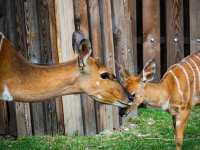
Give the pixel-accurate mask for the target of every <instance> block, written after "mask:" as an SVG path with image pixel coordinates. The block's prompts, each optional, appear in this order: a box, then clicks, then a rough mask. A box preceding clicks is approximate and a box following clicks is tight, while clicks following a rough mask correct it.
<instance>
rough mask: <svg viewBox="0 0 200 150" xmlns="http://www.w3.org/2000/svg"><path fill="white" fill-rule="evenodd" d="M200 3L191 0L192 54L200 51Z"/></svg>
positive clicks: (197, 0)
mask: <svg viewBox="0 0 200 150" xmlns="http://www.w3.org/2000/svg"><path fill="white" fill-rule="evenodd" d="M199 8H200V1H199V0H190V41H191V45H190V46H191V53H194V52H197V51H200V31H199V27H200V9H199Z"/></svg>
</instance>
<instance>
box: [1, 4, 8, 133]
mask: <svg viewBox="0 0 200 150" xmlns="http://www.w3.org/2000/svg"><path fill="white" fill-rule="evenodd" d="M4 4H5V3H4V1H3V0H0V32H2V33H4V34H5V22H6V8H5V7H3V6H4ZM0 76H1V75H0ZM7 118H8V115H7V107H6V102H3V101H0V120H1V123H0V135H4V134H7V133H6V130H7V126H8V120H7Z"/></svg>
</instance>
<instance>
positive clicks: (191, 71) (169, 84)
mask: <svg viewBox="0 0 200 150" xmlns="http://www.w3.org/2000/svg"><path fill="white" fill-rule="evenodd" d="M155 72H156V64H155V62H154V61H152V60H151V61H149V62H148V63H147V64H146V65H145V66H144V68H143V71H142V73H141V74H140V75H131V76H129V75H128V74H127V73H126V72H122V73H121V76H122V82H123V84H124V86H125V87H126V89H127V90H128V91H129V92H130V93H132V95H134V101H133V104H132V106H131V107H129V108H128V109H127V112H130V111H133V109H136V108H137V106H138V105H139V104H141V103H146V104H147V105H151V106H154V107H160V108H162V109H163V110H165V111H167V112H169V113H170V114H171V115H172V118H173V126H174V129H175V140H176V149H177V150H180V149H181V146H182V143H183V136H184V128H185V124H186V121H187V119H188V116H189V113H190V111H191V108H192V106H194V105H197V104H200V52H198V53H195V54H192V55H190V56H188V57H186V58H184V59H183V60H182V61H180V62H179V63H177V64H174V65H172V66H171V67H170V68H169V69H168V71H167V72H166V73H165V74H164V76H163V77H162V79H161V81H160V82H158V83H152V82H150V81H152V80H153V77H154V74H155Z"/></svg>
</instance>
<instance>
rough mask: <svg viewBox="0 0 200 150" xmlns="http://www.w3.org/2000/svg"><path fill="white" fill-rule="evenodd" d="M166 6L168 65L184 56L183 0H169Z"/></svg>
mask: <svg viewBox="0 0 200 150" xmlns="http://www.w3.org/2000/svg"><path fill="white" fill-rule="evenodd" d="M166 8H167V9H166V11H167V13H166V14H167V18H166V20H167V21H166V23H167V65H168V66H170V65H172V64H174V63H176V62H177V61H179V60H180V59H181V58H182V57H183V56H184V48H183V45H184V37H183V0H168V1H166Z"/></svg>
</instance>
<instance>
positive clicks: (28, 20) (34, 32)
mask: <svg viewBox="0 0 200 150" xmlns="http://www.w3.org/2000/svg"><path fill="white" fill-rule="evenodd" d="M24 10H25V11H24V12H25V25H26V34H27V36H26V38H27V48H28V49H27V51H28V60H29V61H31V62H33V63H41V59H42V56H41V54H40V35H39V24H38V14H37V3H36V1H33V0H30V1H26V2H25V3H24ZM31 116H32V127H33V132H34V134H35V135H43V134H44V116H43V105H42V103H32V104H31Z"/></svg>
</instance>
